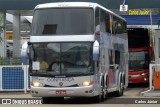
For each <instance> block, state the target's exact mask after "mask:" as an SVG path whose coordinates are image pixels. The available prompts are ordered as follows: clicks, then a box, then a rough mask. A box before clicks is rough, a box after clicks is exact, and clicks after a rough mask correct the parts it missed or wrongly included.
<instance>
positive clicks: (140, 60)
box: [129, 51, 149, 71]
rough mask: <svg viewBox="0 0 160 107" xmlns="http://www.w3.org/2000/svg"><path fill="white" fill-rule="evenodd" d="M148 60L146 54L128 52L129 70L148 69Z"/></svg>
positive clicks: (144, 52)
mask: <svg viewBox="0 0 160 107" xmlns="http://www.w3.org/2000/svg"><path fill="white" fill-rule="evenodd" d="M148 64H149V59H148V52H147V51H142V52H129V70H130V71H134V70H143V69H148Z"/></svg>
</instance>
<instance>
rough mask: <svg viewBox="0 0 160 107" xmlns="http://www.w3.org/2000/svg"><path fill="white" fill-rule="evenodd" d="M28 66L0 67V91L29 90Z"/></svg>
mask: <svg viewBox="0 0 160 107" xmlns="http://www.w3.org/2000/svg"><path fill="white" fill-rule="evenodd" d="M29 77H30V76H29V72H28V65H11V66H8V65H6V66H0V91H24V92H25V93H26V92H27V91H28V90H30V78H29Z"/></svg>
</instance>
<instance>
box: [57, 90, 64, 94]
mask: <svg viewBox="0 0 160 107" xmlns="http://www.w3.org/2000/svg"><path fill="white" fill-rule="evenodd" d="M56 94H66V90H56Z"/></svg>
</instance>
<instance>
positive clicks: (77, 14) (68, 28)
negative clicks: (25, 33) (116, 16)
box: [32, 8, 94, 36]
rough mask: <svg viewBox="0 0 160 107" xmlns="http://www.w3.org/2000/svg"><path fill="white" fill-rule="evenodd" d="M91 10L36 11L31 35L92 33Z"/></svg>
mask: <svg viewBox="0 0 160 107" xmlns="http://www.w3.org/2000/svg"><path fill="white" fill-rule="evenodd" d="M93 20H94V17H93V9H91V8H61V9H56V8H54V9H41V10H36V11H35V13H34V19H33V28H32V35H38V36H39V35H83V34H93V33H94V21H93Z"/></svg>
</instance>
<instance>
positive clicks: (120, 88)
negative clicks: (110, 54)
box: [116, 78, 124, 97]
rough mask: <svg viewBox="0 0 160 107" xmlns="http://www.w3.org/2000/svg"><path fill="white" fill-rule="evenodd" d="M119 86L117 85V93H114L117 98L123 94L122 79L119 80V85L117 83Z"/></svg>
mask: <svg viewBox="0 0 160 107" xmlns="http://www.w3.org/2000/svg"><path fill="white" fill-rule="evenodd" d="M119 84H120V85H119V88H118V91H116V96H117V97H120V96H122V95H123V93H124V81H123V79H122V78H121V79H120V83H119Z"/></svg>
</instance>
